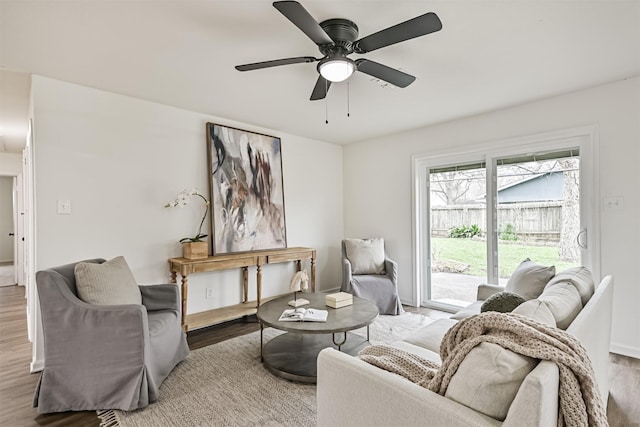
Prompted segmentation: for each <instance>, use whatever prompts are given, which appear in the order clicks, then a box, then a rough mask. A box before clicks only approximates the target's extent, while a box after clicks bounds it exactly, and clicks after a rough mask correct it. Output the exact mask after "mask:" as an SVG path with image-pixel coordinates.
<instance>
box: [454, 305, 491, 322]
mask: <svg viewBox="0 0 640 427" xmlns="http://www.w3.org/2000/svg"><path fill="white" fill-rule="evenodd" d="M483 303H484V301H474V302H472V303H471V304H469V305H468V306H466V307H465V308H463V309H462V310H460V311H458V312H457V313H456V314H454V315H453V316H451V319H454V320H462V319H466V318H467V317H471V316H475V315H476V314H480V308H481V307H482V304H483Z"/></svg>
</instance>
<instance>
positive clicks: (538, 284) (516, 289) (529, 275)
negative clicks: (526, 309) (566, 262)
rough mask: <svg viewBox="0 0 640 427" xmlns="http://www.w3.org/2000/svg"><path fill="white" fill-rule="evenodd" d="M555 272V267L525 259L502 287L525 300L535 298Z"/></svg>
mask: <svg viewBox="0 0 640 427" xmlns="http://www.w3.org/2000/svg"><path fill="white" fill-rule="evenodd" d="M555 274H556V268H555V267H554V266H553V265H552V266H551V267H545V266H543V265H540V264H536V263H535V262H533V261H531V260H530V259H529V258H527V259H525V260H524V261H522V262H521V263H520V265H519V266H518V267H517V268H516V270H515V271H514V272H513V274H512V275H511V277H509V280H507V284H506V286H505V288H504V290H505V291H507V292H513V293H515V294H518V295H520V296H521V297H522V298H524V299H525V300H530V299H534V298H537V297H538V296H539V295H540V294H541V293H542V291H543V289H544V287H545V286H546V284H547V283H548V282H549V280H551V278H552V277H553V276H554V275H555Z"/></svg>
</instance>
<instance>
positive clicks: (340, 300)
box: [325, 292, 353, 308]
mask: <svg viewBox="0 0 640 427" xmlns="http://www.w3.org/2000/svg"><path fill="white" fill-rule="evenodd" d="M325 304H326V305H328V306H329V307H331V308H341V307H346V306H348V305H351V304H353V295H351V294H349V293H347V292H336V293H335V294H329V295H327V296H326V297H325Z"/></svg>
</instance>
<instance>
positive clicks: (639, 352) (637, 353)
mask: <svg viewBox="0 0 640 427" xmlns="http://www.w3.org/2000/svg"><path fill="white" fill-rule="evenodd" d="M609 350H610V351H611V353H615V354H620V355H622V356H628V357H633V358H634V359H640V349H639V348H636V347H630V346H628V345H622V344H615V343H611V347H610V348H609Z"/></svg>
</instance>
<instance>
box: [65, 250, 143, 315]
mask: <svg viewBox="0 0 640 427" xmlns="http://www.w3.org/2000/svg"><path fill="white" fill-rule="evenodd" d="M74 273H75V276H76V289H77V291H78V297H79V298H80V299H81V300H82V301H84V302H86V303H89V304H97V305H118V304H142V295H141V294H140V289H139V288H138V284H137V283H136V279H135V278H134V277H133V273H132V272H131V269H130V268H129V265H128V264H127V261H125V259H124V257H121V256H120V257H117V258H114V259H112V260H110V261H107V262H105V263H102V264H93V263H88V262H79V263H78V264H76V266H75V269H74Z"/></svg>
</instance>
